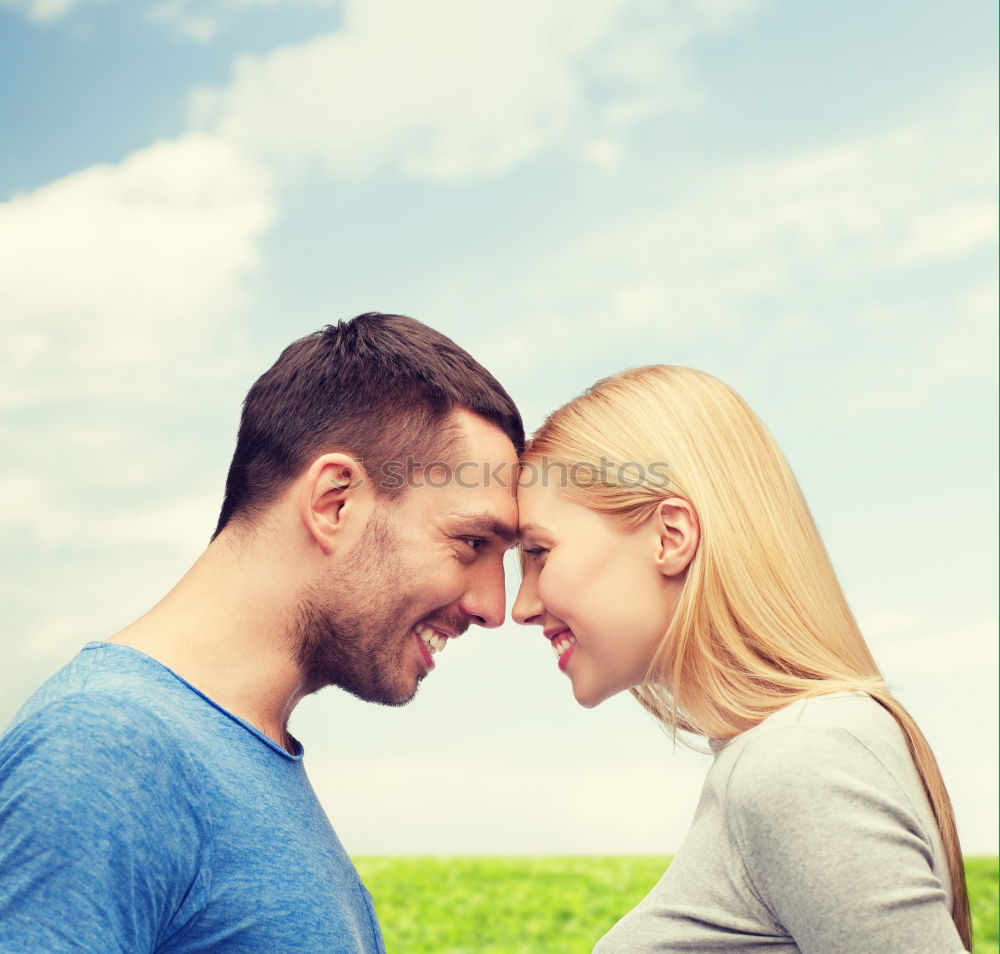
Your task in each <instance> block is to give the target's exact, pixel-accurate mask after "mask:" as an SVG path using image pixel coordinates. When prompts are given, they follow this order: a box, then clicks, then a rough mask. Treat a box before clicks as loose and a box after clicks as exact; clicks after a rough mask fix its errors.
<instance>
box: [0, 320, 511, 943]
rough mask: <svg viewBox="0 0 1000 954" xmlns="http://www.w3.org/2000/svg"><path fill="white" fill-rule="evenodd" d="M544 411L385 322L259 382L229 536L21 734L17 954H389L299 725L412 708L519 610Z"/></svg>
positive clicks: (85, 655) (304, 355)
mask: <svg viewBox="0 0 1000 954" xmlns="http://www.w3.org/2000/svg"><path fill="white" fill-rule="evenodd" d="M523 442H524V434H523V429H522V425H521V419H520V416H519V415H518V412H517V409H516V408H515V406H514V404H513V402H512V401H511V399H510V397H509V396H508V395H507V393H506V392H505V391H504V389H503V388H502V387H501V386H500V385H499V384H498V383H497V381H496V380H495V379H494V378H493V376H492V375H490V374H489V372H488V371H486V370H485V369H484V368H483V367H482V366H480V365H479V364H478V363H476V362H475V361H474V360H473V359H472V358H471V357H470V356H469V355H468V354H467V353H466V352H465V351H463V350H462V349H461V348H459V347H457V346H456V345H455V344H454V343H453V342H452V341H450V340H449V339H448V338H445V337H444V336H443V335H441V334H439V333H437V332H435V331H433V330H431V329H430V328H427V327H426V326H424V325H422V324H420V323H419V322H416V321H414V320H413V319H411V318H406V317H403V316H399V315H382V314H366V315H360V316H359V317H357V318H355V319H353V320H351V321H349V322H346V323H341V324H339V325H338V326H336V327H327V328H326V329H324V330H323V331H321V332H317V333H315V334H312V335H308V336H307V337H305V338H302V339H300V340H299V341H296V342H294V343H293V344H292V345H290V346H289V347H288V348H287V349H286V350H285V351H284V352H283V353H282V355H281V357H280V358H279V359H278V361H277V362H276V363H275V365H274V366H273V367H272V368H271V369H270V370H269V371H267V372H266V373H265V374H264V375H262V376H261V378H260V379H259V380H258V381H257V382H256V384H254V386H253V387H252V388H251V389H250V392H249V393H248V395H247V397H246V401H245V403H244V408H243V416H242V419H241V422H240V430H239V436H238V440H237V446H236V452H235V454H234V456H233V461H232V464H231V466H230V470H229V476H228V479H227V482H226V494H225V500H224V503H223V505H222V512H221V515H220V518H219V523H218V527H217V529H216V531H215V535H214V536H213V538H212V541H211V543H210V544H209V546H208V548H207V549H206V551H205V552H204V553H203V554H202V555H201V557H199V559H198V560H197V561H196V562H195V564H194V566H193V567H192V568H191V569H190V570H189V571H188V573H187V574H186V575H185V576H184V577H183V579H182V580H181V581H180V582H179V583H178V584H177V585H176V586H175V587H174V589H173V590H171V591H170V593H168V594H167V596H165V597H164V598H163V600H161V601H160V602H159V603H158V604H157V605H156V606H154V607H153V608H152V609H151V610H150V611H149V612H148V613H146V615H145V616H143V617H141V618H140V619H139V620H137V621H136V622H134V623H132V624H131V625H129V626H127V627H126V628H125V629H123V630H122V631H121V632H119V633H118V634H117V635H115V636H114V637H113V639H111V640H110V641H108V642H96V643H91V644H89V645H88V646H87V647H85V649H84V650H83V651H82V652H81V653H80V654H79V655H78V656H77V657H76V659H74V660H73V661H72V662H71V663H69V665H68V666H66V667H65V668H64V669H63V670H62V671H61V672H59V673H57V674H56V675H55V676H54V677H52V678H51V679H50V680H49V681H48V682H47V683H46V684H45V685H44V686H43V687H42V688H41V689H40V690H38V692H36V693H35V695H34V696H33V697H32V698H31V699H30V700H29V701H28V703H27V704H26V705H25V706H24V708H23V709H22V710H21V711H20V712H19V713H18V715H17V716H16V717H15V719H14V722H13V723H12V725H11V727H10V728H9V729H8V731H7V733H6V734H5V735H4V737H3V738H2V740H0V954H12V952H15V951H16V952H19V954H20V952H28V951H30V952H43V951H44V952H49V954H52V952H58V954H61V952H70V951H72V952H93V954H98V952H99V954H118V952H121V954H138V952H157V954H165V952H170V954H192V952H204V951H224V952H226V954H243V952H265V951H266V952H267V954H275V952H281V954H286V952H293V951H301V952H307V951H308V952H309V954H323V952H334V951H336V952H366V954H367V952H377V951H383V950H384V948H383V945H382V940H381V935H380V932H379V928H378V922H377V920H376V917H375V914H374V911H373V910H372V907H371V898H370V896H369V895H368V893H367V891H365V889H364V887H363V886H362V885H361V883H360V881H359V880H358V876H357V873H356V871H355V869H354V866H353V865H352V864H351V862H350V860H349V859H348V858H347V856H346V854H345V852H344V849H343V847H342V846H341V844H340V842H339V840H338V839H337V836H336V834H335V833H334V831H333V829H332V828H331V827H330V824H329V822H328V821H327V819H326V817H325V815H324V813H323V811H322V809H321V808H320V806H319V804H318V802H317V800H316V797H315V795H314V794H313V791H312V789H311V787H310V785H309V781H308V779H307V777H306V775H305V771H304V768H303V763H302V747H301V745H299V743H298V742H297V741H296V740H295V739H294V738H292V736H291V735H289V733H288V718H289V715H290V714H291V712H292V710H293V709H294V708H295V705H296V704H297V703H298V702H299V700H301V699H302V698H303V697H304V696H306V695H307V694H309V693H312V692H315V691H317V690H318V689H320V688H322V687H323V686H328V685H335V686H340V687H341V688H343V689H346V690H347V691H348V692H351V693H354V694H355V695H357V696H359V697H360V698H362V699H366V700H369V701H372V702H378V703H382V704H385V705H401V704H403V703H405V702H407V701H408V700H409V699H411V698H412V697H413V695H414V693H415V692H416V690H417V684H418V683H419V682H420V680H422V679H423V678H424V677H425V676H426V675H427V674H428V673H429V672H430V671H431V670H432V669H433V668H434V661H433V658H432V656H433V654H434V653H435V652H437V651H438V650H439V649H441V648H443V646H444V644H445V643H447V641H448V640H449V639H453V638H455V637H457V636H459V635H460V634H461V633H462V632H463V631H464V630H465V629H466V628H467V627H468V626H469V625H470V624H472V623H476V624H479V625H481V626H499V625H500V623H501V622H502V621H503V616H504V586H503V564H502V560H503V553H504V551H505V550H506V549H507V547H508V546H509V545H510V543H511V541H512V540H513V537H514V534H515V531H516V525H517V514H516V503H515V501H514V497H513V493H514V491H513V487H514V485H515V483H516V480H515V479H514V478H515V476H516V475H514V473H513V472H514V469H515V468H516V459H517V454H518V453H520V451H521V450H522V449H523Z"/></svg>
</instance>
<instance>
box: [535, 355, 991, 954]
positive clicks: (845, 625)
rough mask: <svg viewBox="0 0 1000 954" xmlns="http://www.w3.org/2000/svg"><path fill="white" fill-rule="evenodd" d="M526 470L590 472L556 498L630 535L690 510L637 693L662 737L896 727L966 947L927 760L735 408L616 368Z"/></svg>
mask: <svg viewBox="0 0 1000 954" xmlns="http://www.w3.org/2000/svg"><path fill="white" fill-rule="evenodd" d="M525 461H526V462H531V463H532V464H534V465H536V466H537V465H538V464H541V465H542V466H543V468H544V469H545V471H546V472H547V473H551V472H552V469H553V468H558V469H559V471H560V472H561V473H563V474H566V473H574V474H576V475H577V476H578V477H579V475H580V474H581V473H588V474H589V477H588V479H586V480H583V479H576V480H572V481H569V482H568V483H567V484H566V485H565V487H564V493H565V494H566V495H567V496H569V497H570V498H572V499H574V500H576V501H577V502H578V503H581V504H583V505H584V506H586V507H588V508H590V509H592V510H595V511H598V512H602V513H605V514H608V515H610V516H612V517H613V518H615V519H616V520H617V521H619V523H620V525H622V526H623V528H624V529H626V530H628V529H634V528H635V527H638V526H640V525H641V524H642V523H644V522H645V521H646V520H647V519H648V518H649V517H650V516H651V515H652V514H653V513H654V512H655V510H656V509H657V507H658V505H659V504H660V503H661V502H662V501H663V500H665V499H667V498H668V497H681V498H683V499H684V500H686V501H688V502H689V503H690V504H691V505H692V506H693V507H694V510H695V512H696V513H697V516H698V522H699V526H700V530H701V539H700V542H699V545H698V549H697V552H696V554H695V556H694V558H693V559H692V561H691V564H690V565H689V567H688V571H687V578H686V580H685V582H684V587H683V590H682V593H681V596H680V599H679V601H678V604H677V610H676V612H675V614H674V618H673V621H672V623H671V625H670V627H669V629H668V631H667V632H666V633H665V634H664V637H663V639H662V640H661V642H660V645H659V649H658V650H657V653H656V655H655V656H654V658H653V660H652V663H651V666H650V670H649V674H648V676H647V680H646V682H645V683H644V684H643V685H642V686H641V687H639V688H636V689H633V690H632V693H633V695H634V696H635V697H636V698H637V699H638V700H639V702H640V703H641V704H642V705H643V706H644V707H645V708H646V709H647V710H649V711H650V712H651V713H653V714H654V715H655V716H656V717H657V718H658V719H659V720H661V722H662V723H663V724H664V725H665V726H668V727H670V728H672V729H674V730H677V729H680V730H684V731H687V732H692V733H696V734H698V735H704V736H708V737H709V738H715V739H725V738H730V737H732V736H734V735H736V734H737V733H739V732H741V731H743V730H745V729H746V728H748V727H749V726H751V725H756V724H757V723H758V722H760V721H761V720H762V719H765V718H766V717H767V716H769V715H770V714H771V713H772V712H775V711H776V710H778V709H780V708H782V707H784V706H787V705H788V704H790V703H791V702H794V701H795V700H796V699H804V698H808V697H810V696H818V695H825V694H827V693H831V692H842V691H852V690H860V691H863V692H866V693H868V694H869V695H870V696H871V697H872V698H874V699H875V700H876V701H877V702H879V703H880V704H881V705H882V706H883V707H884V708H885V709H887V710H888V711H889V712H890V713H891V714H892V715H893V716H894V717H895V719H896V721H897V722H898V723H899V726H900V728H901V729H902V731H903V735H904V736H905V737H906V741H907V744H908V745H909V749H910V752H911V754H912V756H913V760H914V763H915V764H916V767H917V771H918V772H919V773H920V777H921V779H922V781H923V784H924V788H925V789H926V791H927V796H928V798H929V800H930V804H931V808H932V809H933V812H934V817H935V819H936V820H937V824H938V828H939V830H940V833H941V839H942V842H943V845H944V850H945V855H946V857H947V861H948V873H949V875H950V880H951V888H952V917H953V919H954V921H955V925H956V927H957V928H958V932H959V934H960V936H961V938H962V941H963V943H964V944H965V946H966V948H968V949H969V950H971V949H972V937H971V919H970V914H969V902H968V894H967V891H966V885H965V871H964V867H963V863H962V853H961V847H960V845H959V840H958V832H957V830H956V826H955V816H954V811H953V809H952V806H951V800H950V799H949V797H948V792H947V790H946V789H945V785H944V781H943V780H942V778H941V772H940V770H939V768H938V765H937V762H936V760H935V758H934V754H933V753H932V752H931V749H930V746H929V745H928V743H927V740H926V739H925V738H924V736H923V734H922V733H921V731H920V729H919V728H917V725H916V723H915V722H914V721H913V719H912V718H911V716H910V715H909V713H908V712H907V711H906V710H905V709H904V708H903V707H902V706H901V705H900V703H899V702H898V701H897V700H896V698H895V697H894V696H893V695H892V693H891V692H890V690H889V687H888V686H887V685H886V682H885V680H884V679H883V677H882V674H881V672H880V671H879V668H878V666H877V665H876V664H875V660H874V659H873V658H872V655H871V653H870V652H869V650H868V647H867V645H866V644H865V640H864V638H863V637H862V635H861V632H860V630H859V628H858V624H857V622H856V621H855V619H854V615H853V614H852V612H851V610H850V607H849V606H848V605H847V601H846V599H845V598H844V594H843V592H842V591H841V588H840V584H839V582H838V580H837V576H836V574H835V572H834V570H833V566H832V565H831V563H830V558H829V556H828V555H827V552H826V548H825V547H824V546H823V543H822V540H821V539H820V536H819V532H818V531H817V529H816V525H815V523H814V522H813V519H812V515H811V514H810V512H809V508H808V506H807V505H806V502H805V499H804V498H803V496H802V492H801V490H800V489H799V486H798V483H797V482H796V480H795V477H794V476H793V474H792V472H791V469H790V468H789V466H788V463H787V461H786V460H785V458H784V455H783V454H782V453H781V451H780V449H779V448H778V446H777V444H776V443H775V441H774V439H773V438H772V437H771V435H770V434H769V433H768V431H767V430H766V429H765V427H764V425H763V424H762V423H761V422H760V420H759V419H758V417H757V416H756V415H755V414H754V412H753V411H752V410H750V408H749V407H748V406H747V405H746V403H745V402H744V401H743V400H742V399H741V398H740V397H739V395H737V394H736V393H735V392H734V391H733V390H732V389H731V388H729V387H728V386H727V385H725V384H723V383H722V382H721V381H719V380H718V379H716V378H713V377H712V376H711V375H708V374H705V373H704V372H701V371H696V370H693V369H691V368H679V367H672V366H668V365H653V366H650V367H644V368H636V369H633V370H630V371H625V372H622V373H621V374H618V375H615V376H613V377H610V378H605V379H604V380H601V381H598V382H597V384H595V385H593V387H591V388H589V389H588V390H587V391H586V392H584V393H583V394H582V395H581V396H580V397H578V398H576V399H574V400H573V401H571V402H569V403H568V404H566V405H565V406H563V407H561V408H559V409H558V410H557V411H555V412H553V413H552V414H551V415H550V416H549V417H548V419H547V420H546V421H545V423H544V424H543V425H542V427H541V428H540V429H539V430H538V432H537V433H536V434H535V435H534V437H533V438H532V440H531V441H530V442H529V444H528V448H527V450H526V452H525ZM598 462H599V463H598ZM581 465H583V467H584V470H581ZM654 465H656V466H654ZM664 477H665V478H666V479H664ZM668 687H669V688H668Z"/></svg>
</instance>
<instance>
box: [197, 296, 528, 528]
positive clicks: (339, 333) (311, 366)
mask: <svg viewBox="0 0 1000 954" xmlns="http://www.w3.org/2000/svg"><path fill="white" fill-rule="evenodd" d="M456 408H467V409H468V410H470V411H472V412H474V413H475V414H478V415H479V416H480V417H482V418H485V419H486V420H487V421H490V422H492V423H493V424H495V425H496V426H497V427H498V428H499V429H500V430H501V431H503V433H505V434H506V435H507V436H508V437H509V438H510V440H511V443H512V444H513V445H514V449H515V451H516V452H517V453H518V454H520V453H521V452H522V451H523V450H524V426H523V425H522V423H521V415H520V414H519V413H518V410H517V408H516V407H515V406H514V402H513V401H512V400H511V398H510V395H509V394H507V392H506V391H505V390H504V389H503V387H502V386H501V385H500V383H499V382H498V381H497V380H496V378H494V377H493V375H492V374H490V372H489V371H487V370H486V369H485V368H484V367H483V366H482V365H481V364H479V362H478V361H476V360H475V359H474V358H473V357H472V356H471V355H470V354H469V353H468V352H466V351H464V350H463V349H462V348H460V347H459V346H458V345H456V344H455V342H453V341H452V340H451V339H450V338H447V337H445V336H444V335H443V334H441V333H440V332H438V331H435V330H434V329H433V328H428V327H427V325H424V324H421V322H419V321H416V320H415V319H413V318H408V317H406V316H405V315H383V314H380V313H378V312H369V313H368V314H364V315H358V316H357V317H356V318H352V319H351V320H350V321H341V322H339V323H338V324H336V325H327V326H326V327H325V328H323V329H322V330H321V331H316V332H313V333H312V334H310V335H306V336H305V337H304V338H299V340H298V341H294V342H292V344H290V345H289V346H288V347H287V348H285V350H284V351H283V352H282V353H281V356H280V357H279V358H278V360H277V361H276V362H275V363H274V365H273V366H272V367H271V368H270V369H269V370H267V371H265V372H264V374H262V375H261V376H260V377H259V378H258V379H257V381H256V383H255V384H254V385H253V387H252V388H250V391H249V392H248V393H247V396H246V400H245V401H244V402H243V414H242V416H241V418H240V429H239V436H238V437H237V440H236V451H235V453H234V454H233V460H232V463H231V464H230V466H229V476H228V477H227V478H226V496H225V499H224V500H223V503H222V511H221V513H220V514H219V523H218V526H217V527H216V528H215V533H214V534H213V539H214V538H215V536H217V535H218V534H219V533H220V531H221V530H222V528H223V527H225V526H226V524H228V523H229V521H230V520H232V519H233V518H237V519H238V520H240V521H241V522H243V521H246V522H248V523H252V522H253V521H254V519H255V518H256V517H257V516H258V515H259V514H260V512H261V511H262V510H263V509H264V508H265V507H267V506H268V505H269V504H270V503H272V502H273V501H274V500H275V499H276V498H277V497H278V496H279V495H280V494H281V492H282V491H283V490H284V488H285V487H286V486H287V485H288V484H289V483H290V482H291V481H292V480H293V479H294V478H295V477H297V476H298V475H299V474H300V473H301V472H302V471H303V470H304V469H305V468H306V467H307V466H308V464H309V463H310V462H311V461H312V460H314V459H315V458H316V457H318V456H320V455H321V454H325V453H328V452H330V451H333V450H338V451H342V452H343V453H347V454H350V455H351V456H352V457H355V458H358V459H360V460H361V461H362V464H363V466H364V468H365V470H366V471H367V473H368V476H369V479H372V480H373V481H374V486H375V490H376V493H378V494H380V495H382V496H387V497H393V496H398V495H399V494H400V493H402V491H403V489H404V488H405V486H406V483H405V479H404V480H401V479H399V476H400V475H401V474H402V472H403V467H404V466H405V464H406V462H407V460H409V461H417V462H422V463H430V462H431V461H436V460H446V459H448V458H449V457H450V456H452V455H453V454H454V453H455V451H456V449H457V448H456V445H455V439H454V429H449V428H448V427H447V426H446V424H447V422H446V420H445V418H446V417H447V416H448V414H449V413H450V412H451V411H453V410H454V409H456ZM380 475H381V476H382V477H385V476H386V475H390V476H391V478H392V479H380Z"/></svg>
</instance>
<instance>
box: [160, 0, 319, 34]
mask: <svg viewBox="0 0 1000 954" xmlns="http://www.w3.org/2000/svg"><path fill="white" fill-rule="evenodd" d="M335 6H336V0H197V2H196V0H165V2H163V3H158V4H157V5H156V6H154V7H153V9H152V10H151V11H150V14H149V16H150V19H151V20H153V22H154V23H162V24H164V25H166V26H168V27H170V28H171V29H173V30H175V31H176V32H177V33H179V34H181V35H182V36H185V37H187V38H188V39H191V40H197V41H198V42H200V43H207V42H208V41H210V40H213V39H215V37H216V36H218V35H219V33H221V32H222V31H223V30H224V29H225V28H226V26H228V25H229V24H230V23H231V22H232V21H233V20H234V19H236V18H237V17H238V16H240V15H241V14H245V13H248V12H250V11H253V10H267V9H274V8H277V7H306V8H309V7H312V8H318V9H322V8H332V7H335Z"/></svg>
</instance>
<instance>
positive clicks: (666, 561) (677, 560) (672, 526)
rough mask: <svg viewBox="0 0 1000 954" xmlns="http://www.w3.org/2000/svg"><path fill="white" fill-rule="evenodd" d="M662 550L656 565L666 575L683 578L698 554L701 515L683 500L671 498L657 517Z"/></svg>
mask: <svg viewBox="0 0 1000 954" xmlns="http://www.w3.org/2000/svg"><path fill="white" fill-rule="evenodd" d="M653 519H654V523H655V525H656V531H657V535H658V536H659V550H658V553H657V555H656V565H657V567H658V568H659V570H660V572H661V573H662V574H663V575H664V576H679V575H680V574H682V573H683V572H684V571H685V570H686V569H687V568H688V565H689V564H690V562H691V561H692V560H693V559H694V555H695V553H697V552H698V541H699V540H700V538H701V530H700V527H699V525H698V514H697V513H695V509H694V507H692V506H691V504H689V503H688V502H687V501H686V500H685V499H684V498H683V497H670V498H668V499H667V500H664V501H663V502H662V503H661V504H660V505H659V507H657V510H656V513H655V514H654V517H653Z"/></svg>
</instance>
